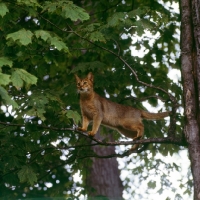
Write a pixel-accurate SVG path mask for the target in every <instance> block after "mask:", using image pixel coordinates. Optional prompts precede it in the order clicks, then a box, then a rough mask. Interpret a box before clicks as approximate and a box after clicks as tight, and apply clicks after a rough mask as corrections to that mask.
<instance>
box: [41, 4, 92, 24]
mask: <svg viewBox="0 0 200 200" xmlns="http://www.w3.org/2000/svg"><path fill="white" fill-rule="evenodd" d="M45 10H47V11H48V12H50V13H54V12H55V13H57V14H60V13H61V15H62V16H63V17H64V18H69V19H71V20H72V21H77V20H81V21H84V20H88V19H89V18H90V16H89V15H88V13H87V12H86V11H85V10H84V9H83V8H81V7H78V6H76V5H75V4H73V2H72V1H66V0H63V1H57V2H49V1H46V2H45V6H44V10H43V11H45Z"/></svg>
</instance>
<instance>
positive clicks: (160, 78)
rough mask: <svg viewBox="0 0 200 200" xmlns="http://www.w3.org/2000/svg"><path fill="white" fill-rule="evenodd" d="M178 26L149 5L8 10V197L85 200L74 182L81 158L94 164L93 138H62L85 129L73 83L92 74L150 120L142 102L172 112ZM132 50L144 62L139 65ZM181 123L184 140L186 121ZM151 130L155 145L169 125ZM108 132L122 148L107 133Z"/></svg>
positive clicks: (3, 11) (30, 5)
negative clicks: (76, 77) (81, 126)
mask: <svg viewBox="0 0 200 200" xmlns="http://www.w3.org/2000/svg"><path fill="white" fill-rule="evenodd" d="M178 17H179V16H178V14H176V13H171V12H170V10H168V9H166V8H165V7H164V6H163V5H161V4H159V3H158V2H157V1H153V2H152V1H150V0H148V1H143V0H137V1H134V2H133V1H131V0H127V1H106V0H101V1H88V0H86V1H76V0H74V1H67V0H62V1H53V0H52V1H43V0H13V1H7V0H5V1H4V0H2V1H1V2H0V27H1V31H0V38H1V43H0V102H1V108H2V110H1V111H0V115H1V118H0V119H1V120H0V155H1V157H0V166H1V167H0V179H1V184H0V191H3V193H1V194H0V197H8V198H10V199H12V198H21V197H22V196H23V197H27V198H31V197H34V196H37V197H38V196H39V197H55V196H63V195H64V196H65V197H69V196H72V197H74V198H77V199H78V198H79V196H78V195H77V190H78V188H79V187H81V186H83V185H82V184H81V183H80V184H77V185H75V183H74V181H73V174H75V173H76V172H77V171H79V170H80V171H81V174H82V175H83V178H84V175H85V174H86V169H87V168H83V167H82V165H83V164H84V166H85V165H87V163H88V160H89V159H87V160H84V159H80V158H84V156H86V155H95V154H94V152H93V151H92V149H91V148H90V146H89V145H90V141H88V139H87V137H84V136H83V135H78V134H77V133H75V132H73V131H72V129H70V130H66V129H64V128H69V127H70V128H72V127H75V125H79V124H80V118H81V117H80V108H79V102H78V94H77V92H76V86H75V80H74V74H75V73H77V74H78V75H81V76H85V75H86V74H87V73H88V72H89V71H92V72H93V73H94V75H95V80H94V82H95V83H94V84H95V91H96V92H97V93H98V94H100V95H101V96H106V97H109V98H110V100H112V101H115V102H118V103H122V104H125V105H130V106H134V107H137V108H141V109H145V110H146V108H145V107H144V105H143V101H142V100H141V99H144V98H146V101H147V102H148V103H149V104H150V105H151V106H152V107H157V106H158V103H159V101H158V99H159V98H160V99H163V101H164V102H165V106H166V109H167V110H170V109H171V108H172V106H173V105H172V102H171V101H170V99H169V95H168V92H170V93H171V94H173V95H174V97H175V98H176V99H177V101H179V102H181V87H180V85H179V84H176V83H173V81H172V80H171V79H170V78H169V77H168V76H167V73H168V71H169V67H171V68H174V69H178V68H179V59H178V58H177V57H176V56H173V55H176V53H177V48H176V46H178V43H179V41H178V40H177V39H176V37H174V34H177V29H178V28H179V24H178V23H176V22H177V21H178V20H179V19H178ZM146 33H150V34H149V35H147V34H146ZM156 35H158V36H156ZM150 40H151V43H149V41H150ZM131 47H134V48H135V50H137V51H140V52H142V50H143V49H145V52H146V53H145V54H144V55H143V57H142V56H136V55H134V53H132V52H131ZM122 58H123V59H122ZM172 58H173V59H172ZM125 63H128V64H129V66H130V67H131V69H133V70H134V72H135V73H136V74H137V76H135V75H134V73H133V71H131V70H130V69H129V68H128V67H127V65H126V64H125ZM155 63H157V66H156V67H155ZM138 80H140V81H142V82H145V83H147V84H149V85H151V84H152V85H154V86H156V87H158V86H159V87H160V88H164V90H165V91H167V93H165V92H163V91H162V90H159V89H155V88H153V87H147V85H144V84H141V82H139V81H138ZM152 96H153V98H152ZM156 97H159V98H156ZM161 111H162V109H161ZM177 122H179V123H178V124H179V125H177V132H176V136H181V132H182V126H181V123H182V118H181V117H177ZM11 124H12V125H11ZM145 126H146V127H147V128H146V130H145V137H147V138H150V137H162V136H163V135H166V134H167V129H168V127H167V125H166V124H165V123H164V121H161V122H157V123H154V122H145ZM52 127H56V128H57V129H53V128H52ZM108 132H109V133H112V134H115V139H116V140H120V135H119V134H116V133H115V132H113V131H110V130H109V131H108V130H107V129H102V134H103V135H106V134H107V133H108ZM105 140H106V139H105ZM75 146H76V147H75ZM154 150H155V149H154ZM152 151H153V150H152ZM159 151H160V152H161V153H163V154H165V155H166V154H168V153H170V154H172V153H174V152H176V151H178V149H177V148H175V147H173V148H171V150H169V149H168V148H166V147H165V148H163V151H161V150H159ZM155 152H156V153H157V151H155ZM86 161H87V162H86ZM89 164H90V165H91V161H90V162H89ZM151 167H153V166H151ZM140 170H141V169H140ZM47 183H48V184H47ZM149 184H150V185H149V187H151V188H153V187H154V186H155V183H154V182H150V183H149ZM76 186H77V187H76ZM79 195H84V190H82V191H81V192H80V193H79Z"/></svg>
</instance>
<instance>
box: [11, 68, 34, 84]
mask: <svg viewBox="0 0 200 200" xmlns="http://www.w3.org/2000/svg"><path fill="white" fill-rule="evenodd" d="M11 81H12V83H13V85H14V86H15V87H16V88H21V87H23V83H24V82H25V83H26V86H27V88H28V87H29V86H30V85H33V84H36V83H37V77H35V76H34V75H32V74H30V73H28V72H27V71H26V70H24V69H18V68H15V69H14V71H13V72H12V75H11Z"/></svg>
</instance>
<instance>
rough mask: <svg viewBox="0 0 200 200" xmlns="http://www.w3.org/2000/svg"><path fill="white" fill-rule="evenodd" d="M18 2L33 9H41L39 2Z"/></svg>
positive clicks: (33, 0)
mask: <svg viewBox="0 0 200 200" xmlns="http://www.w3.org/2000/svg"><path fill="white" fill-rule="evenodd" d="M17 2H18V3H19V4H25V5H27V6H31V7H41V6H40V4H39V3H38V2H37V0H17Z"/></svg>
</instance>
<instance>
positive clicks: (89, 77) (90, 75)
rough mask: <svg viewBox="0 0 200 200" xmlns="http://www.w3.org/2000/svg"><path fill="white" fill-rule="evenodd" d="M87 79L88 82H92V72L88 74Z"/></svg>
mask: <svg viewBox="0 0 200 200" xmlns="http://www.w3.org/2000/svg"><path fill="white" fill-rule="evenodd" d="M87 78H88V79H89V80H90V81H92V82H93V80H94V76H93V74H92V72H90V73H89V74H88V75H87Z"/></svg>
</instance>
